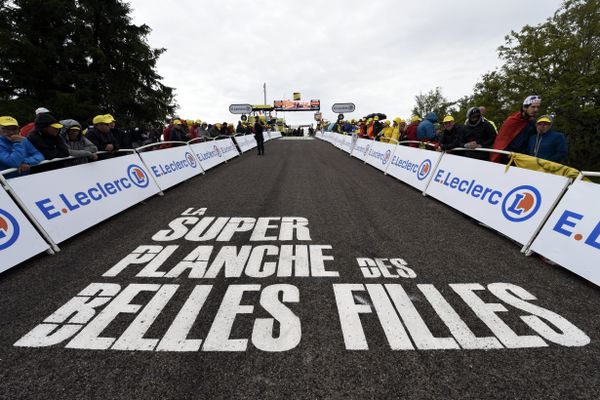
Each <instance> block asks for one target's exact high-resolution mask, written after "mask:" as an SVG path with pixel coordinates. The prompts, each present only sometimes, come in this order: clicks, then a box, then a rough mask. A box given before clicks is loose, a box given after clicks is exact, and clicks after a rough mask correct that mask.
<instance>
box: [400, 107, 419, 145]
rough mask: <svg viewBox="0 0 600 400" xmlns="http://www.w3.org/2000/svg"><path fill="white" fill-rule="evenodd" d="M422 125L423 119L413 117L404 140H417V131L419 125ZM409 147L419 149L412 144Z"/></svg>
mask: <svg viewBox="0 0 600 400" xmlns="http://www.w3.org/2000/svg"><path fill="white" fill-rule="evenodd" d="M420 123H421V118H419V117H418V116H417V115H413V116H412V117H411V118H410V124H409V125H408V126H407V127H406V133H405V135H404V137H402V140H417V129H418V128H419V124H420ZM409 146H411V147H417V145H416V144H415V143H410V144H409Z"/></svg>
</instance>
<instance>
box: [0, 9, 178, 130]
mask: <svg viewBox="0 0 600 400" xmlns="http://www.w3.org/2000/svg"><path fill="white" fill-rule="evenodd" d="M130 11H131V10H130V7H129V5H128V4H126V3H124V2H123V1H120V0H103V1H101V2H99V1H91V0H79V1H75V0H15V1H11V2H7V1H3V3H2V8H1V9H0V22H3V24H2V26H1V27H0V39H1V42H0V71H1V72H2V78H0V110H2V114H10V115H13V116H15V117H17V119H19V120H20V121H23V122H27V121H29V120H31V118H33V110H34V109H35V108H37V107H40V106H45V107H47V108H49V109H50V110H52V111H53V112H54V113H55V114H56V115H57V116H58V117H59V118H75V119H78V120H79V121H80V122H81V123H86V122H89V121H90V119H91V118H92V117H93V116H94V115H96V114H101V113H102V114H104V113H111V114H113V115H114V116H115V117H116V118H117V120H118V121H119V122H120V123H122V124H124V125H128V124H152V123H157V122H160V121H163V120H164V118H165V117H166V115H167V114H172V113H173V110H174V107H175V105H174V101H173V89H172V88H169V87H166V86H165V85H163V84H162V83H161V82H160V79H161V77H160V76H159V75H158V74H157V72H156V62H157V60H158V57H159V56H160V55H161V54H162V53H163V52H164V49H152V48H150V47H149V45H148V43H147V41H146V38H147V35H148V34H149V32H150V28H149V27H148V26H147V25H141V26H136V25H134V24H132V22H131V18H130V17H129V13H130Z"/></svg>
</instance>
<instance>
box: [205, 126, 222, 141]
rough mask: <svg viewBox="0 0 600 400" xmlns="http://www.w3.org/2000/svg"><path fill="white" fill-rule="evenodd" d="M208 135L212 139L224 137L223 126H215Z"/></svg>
mask: <svg viewBox="0 0 600 400" xmlns="http://www.w3.org/2000/svg"><path fill="white" fill-rule="evenodd" d="M208 134H209V136H210V137H212V138H216V137H217V136H221V135H224V133H223V128H222V125H221V124H214V125H213V126H212V128H210V130H209V131H208Z"/></svg>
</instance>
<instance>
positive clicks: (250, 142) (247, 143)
mask: <svg viewBox="0 0 600 400" xmlns="http://www.w3.org/2000/svg"><path fill="white" fill-rule="evenodd" d="M233 139H234V140H235V142H236V143H237V145H238V147H239V148H240V150H241V151H242V153H245V152H247V151H248V150H252V149H254V148H255V147H256V146H257V144H256V139H255V138H254V135H244V136H235V137H234V138H233Z"/></svg>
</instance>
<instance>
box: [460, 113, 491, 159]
mask: <svg viewBox="0 0 600 400" xmlns="http://www.w3.org/2000/svg"><path fill="white" fill-rule="evenodd" d="M495 139H496V131H495V130H494V127H493V126H492V124H490V123H489V122H488V121H486V120H485V119H484V118H483V116H482V115H481V110H480V109H479V107H471V108H470V109H469V111H467V123H466V125H465V126H464V134H463V143H464V144H463V147H465V148H467V149H480V148H482V147H483V148H490V147H491V146H492V144H493V143H494V140H495ZM464 155H465V156H466V157H471V158H476V159H478V160H489V157H490V156H489V154H487V153H485V152H483V151H467V152H465V154H464Z"/></svg>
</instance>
